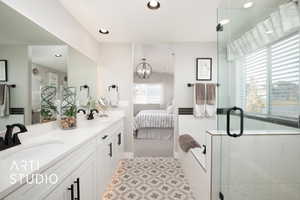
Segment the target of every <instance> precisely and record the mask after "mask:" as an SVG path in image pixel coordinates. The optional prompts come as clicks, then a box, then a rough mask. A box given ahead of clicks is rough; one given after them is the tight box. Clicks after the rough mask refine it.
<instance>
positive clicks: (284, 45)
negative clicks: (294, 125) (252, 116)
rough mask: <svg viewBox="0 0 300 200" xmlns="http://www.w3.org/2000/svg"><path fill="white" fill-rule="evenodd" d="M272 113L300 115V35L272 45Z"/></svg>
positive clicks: (290, 115)
mask: <svg viewBox="0 0 300 200" xmlns="http://www.w3.org/2000/svg"><path fill="white" fill-rule="evenodd" d="M270 51H271V56H270V57H271V58H270V59H271V88H270V90H271V96H270V104H271V105H270V114H271V115H278V116H287V117H298V116H299V115H300V88H299V85H300V81H299V79H300V73H299V71H300V65H299V63H300V35H299V34H296V35H294V36H291V37H289V38H287V39H285V40H282V41H280V42H277V43H275V44H274V45H272V46H271V50H270Z"/></svg>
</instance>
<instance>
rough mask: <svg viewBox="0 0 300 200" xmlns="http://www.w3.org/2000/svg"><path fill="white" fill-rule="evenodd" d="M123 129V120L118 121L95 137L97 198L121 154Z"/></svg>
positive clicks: (101, 193)
mask: <svg viewBox="0 0 300 200" xmlns="http://www.w3.org/2000/svg"><path fill="white" fill-rule="evenodd" d="M123 129H124V126H123V122H119V123H117V124H115V125H114V126H113V127H111V128H110V129H108V130H106V131H105V132H104V134H103V135H101V137H99V138H97V152H96V155H97V159H96V160H97V165H96V166H97V199H101V197H102V195H103V192H104V191H105V189H106V187H107V185H108V184H109V183H110V181H111V177H112V175H113V173H114V171H115V169H116V167H117V163H118V161H119V160H120V159H121V158H122V156H123V152H124V149H123V146H124V145H123V132H124V131H123Z"/></svg>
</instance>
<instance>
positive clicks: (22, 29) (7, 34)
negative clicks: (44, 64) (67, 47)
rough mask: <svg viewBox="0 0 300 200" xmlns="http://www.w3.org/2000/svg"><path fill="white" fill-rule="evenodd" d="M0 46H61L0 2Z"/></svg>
mask: <svg viewBox="0 0 300 200" xmlns="http://www.w3.org/2000/svg"><path fill="white" fill-rule="evenodd" d="M0 27H1V28H0V44H30V45H42V44H63V43H62V42H61V41H60V40H59V39H57V38H56V37H54V36H53V35H51V34H50V33H49V32H47V31H45V30H44V29H42V28H40V27H39V26H38V25H36V24H35V23H33V22H31V21H30V20H29V19H27V18H25V17H24V16H23V15H21V14H19V13H18V12H16V11H15V10H13V9H12V8H10V7H8V6H7V5H5V4H4V3H2V2H1V1H0Z"/></svg>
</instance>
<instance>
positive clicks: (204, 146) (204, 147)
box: [202, 144, 206, 155]
mask: <svg viewBox="0 0 300 200" xmlns="http://www.w3.org/2000/svg"><path fill="white" fill-rule="evenodd" d="M202 147H203V151H202V153H203V154H204V155H205V154H206V145H205V144H204V145H202Z"/></svg>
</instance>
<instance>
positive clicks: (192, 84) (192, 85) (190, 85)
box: [187, 83, 220, 87]
mask: <svg viewBox="0 0 300 200" xmlns="http://www.w3.org/2000/svg"><path fill="white" fill-rule="evenodd" d="M194 85H195V84H194V83H188V84H187V86H188V87H194ZM216 85H217V87H219V86H220V84H219V83H217V84H216Z"/></svg>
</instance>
